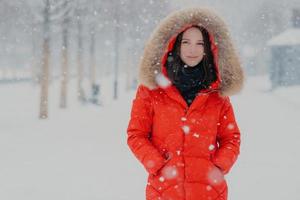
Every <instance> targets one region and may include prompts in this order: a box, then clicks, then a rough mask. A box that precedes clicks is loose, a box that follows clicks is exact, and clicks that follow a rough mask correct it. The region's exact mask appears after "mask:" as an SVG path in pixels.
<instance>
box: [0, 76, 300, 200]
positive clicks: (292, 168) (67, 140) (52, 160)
mask: <svg viewBox="0 0 300 200" xmlns="http://www.w3.org/2000/svg"><path fill="white" fill-rule="evenodd" d="M110 83H112V81H111V80H109V81H107V82H102V84H103V96H102V100H103V106H102V107H100V106H95V105H91V104H90V105H80V104H79V103H78V102H77V99H76V91H75V88H76V82H74V81H72V82H71V85H72V88H73V90H71V91H70V94H69V96H68V104H69V105H68V108H67V109H65V110H61V109H59V108H58V105H59V83H58V82H56V83H54V82H53V83H52V84H51V86H50V94H49V95H50V99H49V104H50V108H49V119H47V120H39V119H38V105H39V101H38V100H39V88H38V87H37V86H33V85H32V84H31V83H22V84H10V85H0V93H1V98H0V123H1V127H0V199H3V200H41V199H42V200H54V199H55V200H142V199H145V196H144V193H145V191H144V190H145V186H146V177H147V174H146V171H145V170H144V168H143V167H142V165H141V164H140V163H139V162H138V161H137V159H136V158H135V157H134V156H133V154H132V153H131V151H130V150H129V148H128V146H127V143H126V128H127V123H128V121H129V114H130V108H131V101H132V98H133V97H134V94H135V91H129V92H128V91H125V89H124V88H125V87H123V85H125V83H124V81H123V83H121V84H120V85H121V86H122V87H120V90H122V91H121V94H120V96H119V97H120V98H119V100H112V96H113V95H112V88H113V87H112V85H111V84H110ZM269 84H270V83H269V81H268V78H267V77H265V76H260V77H250V78H248V79H247V80H246V85H245V88H244V90H243V92H242V93H240V94H239V95H236V96H233V97H232V98H231V100H232V103H233V106H234V109H235V114H236V118H237V122H238V124H239V127H240V130H241V154H240V157H239V159H238V160H237V162H236V164H235V165H234V167H233V168H232V170H231V172H230V173H229V174H228V175H226V177H225V178H226V179H227V182H228V187H229V200H271V199H272V200H284V199H289V200H298V199H300V192H299V191H300V175H299V169H300V159H299V155H297V154H298V153H299V152H300V151H299V146H300V120H299V119H300V118H299V114H300V86H293V87H289V88H279V89H277V90H275V91H272V92H270V91H269V88H270V85H269Z"/></svg>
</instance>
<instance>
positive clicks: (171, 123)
mask: <svg viewBox="0 0 300 200" xmlns="http://www.w3.org/2000/svg"><path fill="white" fill-rule="evenodd" d="M139 78H140V84H139V87H138V89H137V93H136V97H135V99H134V100H133V103H132V110H131V118H130V121H129V125H128V128H127V135H128V137H127V143H128V145H129V147H130V149H131V151H132V152H133V153H134V155H135V156H136V157H137V159H138V160H139V161H140V162H141V163H142V164H143V166H144V167H145V169H146V170H147V172H148V173H149V176H148V183H147V185H146V199H147V200H158V199H161V200H163V199H164V200H208V199H211V200H227V196H228V188H227V182H226V180H225V179H224V175H226V174H228V173H229V171H230V169H231V167H232V166H233V164H234V163H235V161H236V160H237V157H238V155H239V152H240V131H239V128H238V125H237V123H236V120H235V116H234V111H233V108H232V105H231V103H230V99H229V96H230V95H232V94H235V93H237V92H239V91H240V90H241V88H242V86H243V71H242V69H241V66H240V62H239V59H238V56H237V54H236V52H235V50H234V47H233V44H232V42H231V39H230V36H229V34H228V29H227V27H226V25H225V24H224V22H223V21H222V19H221V18H220V17H218V16H217V15H216V14H215V13H214V12H213V11H211V10H209V9H206V8H188V9H183V10H180V11H176V12H174V13H172V14H171V15H169V16H168V17H166V19H164V20H163V21H162V22H161V23H160V25H159V26H158V27H157V28H156V29H155V30H154V32H153V34H152V35H151V37H150V39H149V41H148V43H147V45H146V47H145V50H144V55H143V57H142V60H141V64H140V77H139Z"/></svg>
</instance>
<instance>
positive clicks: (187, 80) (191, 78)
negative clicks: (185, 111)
mask: <svg viewBox="0 0 300 200" xmlns="http://www.w3.org/2000/svg"><path fill="white" fill-rule="evenodd" d="M202 65H203V62H202V61H201V62H200V63H199V64H197V65H196V66H194V67H191V66H188V65H182V66H180V67H179V70H178V76H177V79H176V80H174V81H173V84H174V85H175V86H176V88H177V89H178V90H179V91H180V93H181V95H182V97H183V98H184V100H185V101H186V102H187V104H188V106H190V105H191V104H192V102H193V100H194V99H195V97H196V95H197V93H198V92H199V91H200V90H201V89H203V88H205V87H204V84H203V83H202V82H203V79H204V70H203V66H202Z"/></svg>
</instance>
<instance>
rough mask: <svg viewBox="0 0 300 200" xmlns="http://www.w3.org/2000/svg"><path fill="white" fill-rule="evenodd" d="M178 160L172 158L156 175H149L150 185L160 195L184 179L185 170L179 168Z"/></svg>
mask: <svg viewBox="0 0 300 200" xmlns="http://www.w3.org/2000/svg"><path fill="white" fill-rule="evenodd" d="M177 160H178V159H176V158H170V159H168V160H167V161H166V163H165V164H164V165H163V167H161V168H160V169H159V170H158V171H157V173H156V175H152V174H149V176H148V184H150V185H151V186H152V187H153V188H154V189H155V190H156V191H158V192H160V193H161V192H163V191H164V190H166V189H167V188H169V187H170V186H173V185H176V184H177V183H178V181H179V180H181V179H182V177H183V175H182V174H183V170H182V169H180V167H178V166H177Z"/></svg>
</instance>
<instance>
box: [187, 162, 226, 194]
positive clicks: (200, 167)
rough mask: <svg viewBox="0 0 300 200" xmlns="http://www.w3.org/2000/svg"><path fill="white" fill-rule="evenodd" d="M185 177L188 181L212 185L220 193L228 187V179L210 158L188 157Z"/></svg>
mask: <svg viewBox="0 0 300 200" xmlns="http://www.w3.org/2000/svg"><path fill="white" fill-rule="evenodd" d="M185 177H186V181H187V182H191V183H192V182H199V183H202V184H206V185H210V186H211V187H212V188H214V189H215V190H216V191H217V192H218V193H219V194H220V193H221V192H223V191H224V189H225V187H226V180H225V177H224V175H223V173H222V172H221V170H220V169H219V168H218V167H217V166H215V165H214V164H213V163H212V162H211V161H210V160H209V159H205V158H199V157H186V158H185Z"/></svg>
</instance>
